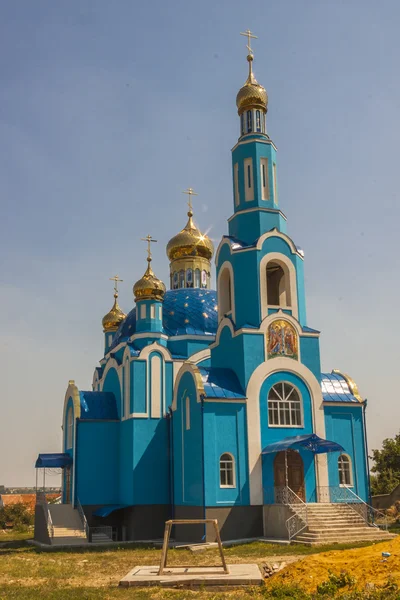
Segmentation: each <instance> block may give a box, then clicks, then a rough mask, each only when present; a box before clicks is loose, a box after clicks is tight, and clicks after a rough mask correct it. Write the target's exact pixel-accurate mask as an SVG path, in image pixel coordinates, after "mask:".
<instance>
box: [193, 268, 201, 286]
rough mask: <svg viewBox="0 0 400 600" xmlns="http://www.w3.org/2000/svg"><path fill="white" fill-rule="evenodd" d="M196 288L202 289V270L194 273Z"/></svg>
mask: <svg viewBox="0 0 400 600" xmlns="http://www.w3.org/2000/svg"><path fill="white" fill-rule="evenodd" d="M194 287H196V288H199V287H200V269H196V270H195V272H194Z"/></svg>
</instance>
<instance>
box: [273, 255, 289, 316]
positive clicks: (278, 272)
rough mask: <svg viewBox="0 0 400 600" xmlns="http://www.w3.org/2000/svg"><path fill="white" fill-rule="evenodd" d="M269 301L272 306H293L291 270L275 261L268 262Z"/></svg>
mask: <svg viewBox="0 0 400 600" xmlns="http://www.w3.org/2000/svg"><path fill="white" fill-rule="evenodd" d="M267 302H268V305H272V306H291V300H290V284H289V272H288V270H287V268H286V266H281V265H280V264H279V263H277V262H274V261H271V262H269V263H268V264H267Z"/></svg>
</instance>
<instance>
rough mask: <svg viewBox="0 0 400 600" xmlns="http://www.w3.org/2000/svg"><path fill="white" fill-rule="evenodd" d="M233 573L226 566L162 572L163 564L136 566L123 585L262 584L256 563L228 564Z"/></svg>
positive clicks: (175, 569)
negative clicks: (226, 570) (225, 568)
mask: <svg viewBox="0 0 400 600" xmlns="http://www.w3.org/2000/svg"><path fill="white" fill-rule="evenodd" d="M228 569H229V573H228V574H225V573H224V572H223V569H222V567H167V568H166V570H165V573H164V574H163V575H158V570H159V567H158V566H156V567H154V566H151V567H147V566H144V567H143V566H140V567H135V568H134V569H132V571H130V572H129V573H128V574H127V575H126V576H125V577H124V578H123V579H121V581H120V582H119V585H120V586H122V587H130V586H137V587H147V586H162V587H175V586H178V585H179V586H180V587H181V586H188V587H198V586H202V587H204V586H205V587H209V586H210V587H241V586H244V585H261V584H262V583H263V577H262V575H261V572H260V569H259V568H258V565H256V564H247V565H228Z"/></svg>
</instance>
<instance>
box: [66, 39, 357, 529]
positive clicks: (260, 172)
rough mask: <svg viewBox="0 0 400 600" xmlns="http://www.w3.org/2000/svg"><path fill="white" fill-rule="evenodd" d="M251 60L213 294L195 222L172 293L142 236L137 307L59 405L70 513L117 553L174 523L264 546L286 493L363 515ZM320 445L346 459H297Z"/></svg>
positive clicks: (344, 411) (112, 325) (351, 432)
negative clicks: (338, 495)
mask: <svg viewBox="0 0 400 600" xmlns="http://www.w3.org/2000/svg"><path fill="white" fill-rule="evenodd" d="M247 60H248V68H249V74H248V78H247V80H246V82H245V84H244V85H243V87H242V88H241V89H240V90H239V92H238V95H237V99H236V102H237V108H238V115H239V128H240V130H239V134H240V135H239V139H238V141H237V143H236V145H235V146H234V148H233V150H232V182H233V214H232V216H231V217H230V218H229V219H228V232H227V234H226V235H225V236H223V238H222V240H221V241H220V243H219V245H218V248H217V249H216V252H215V266H216V291H214V290H213V289H212V288H211V271H212V268H211V261H212V259H213V256H214V247H213V244H212V242H211V240H210V239H209V238H208V236H207V235H204V234H202V233H201V231H200V230H199V229H198V227H197V226H196V225H195V223H194V221H193V212H192V208H191V203H190V202H189V207H190V210H189V212H188V222H187V224H186V226H185V227H184V228H183V229H182V231H180V232H179V233H178V234H177V235H176V236H174V237H173V238H172V239H171V240H170V241H169V243H168V246H167V255H168V258H169V261H170V282H169V290H166V286H165V285H164V283H163V282H161V281H160V280H159V279H158V278H157V277H156V275H155V273H154V272H153V269H152V264H151V262H152V261H151V252H150V244H151V238H150V236H148V244H149V251H148V259H147V260H148V266H147V269H146V271H145V273H144V275H143V277H142V278H141V279H140V280H139V281H137V282H136V283H135V284H134V286H133V292H134V297H135V307H134V308H133V309H132V310H131V311H130V312H129V314H128V315H125V314H124V313H123V312H122V310H121V309H120V307H119V305H118V300H117V297H118V292H117V288H116V289H115V294H114V296H115V302H114V306H113V307H112V309H111V311H110V312H109V313H108V314H107V315H106V316H105V317H104V319H103V329H104V356H103V358H102V359H101V360H100V365H99V366H98V367H97V368H96V369H95V372H94V377H93V385H92V390H90V391H82V390H80V389H78V387H77V386H76V385H75V383H74V381H70V382H69V386H68V389H67V391H66V394H65V401H64V409H63V417H62V427H63V448H62V452H63V453H64V454H68V455H69V456H70V459H71V460H70V463H71V464H70V466H67V467H66V468H64V470H63V498H62V499H63V502H64V503H71V504H73V505H77V504H78V503H80V505H81V506H82V507H83V510H84V512H85V514H86V518H87V519H88V522H89V523H90V524H94V525H96V524H97V525H101V524H103V523H104V524H107V525H111V526H113V528H114V529H115V531H116V537H117V539H126V540H143V539H154V538H159V537H160V536H162V533H163V528H164V522H165V520H167V519H168V518H171V517H174V518H199V519H202V518H218V520H219V524H220V528H221V533H222V537H223V539H237V538H249V537H256V536H260V535H262V534H263V532H264V533H265V532H266V531H267V532H268V526H266V524H265V522H264V523H263V514H264V515H265V513H263V508H264V507H265V506H266V505H267V506H269V505H274V504H276V503H278V502H279V490H282V489H286V488H289V489H290V490H291V491H292V492H293V493H294V494H295V495H296V497H298V498H299V500H300V501H302V502H305V503H310V502H312V503H315V502H320V501H323V499H324V498H326V497H327V495H328V496H329V494H331V493H332V490H335V489H339V490H340V489H341V488H346V489H349V490H351V492H352V493H353V494H355V495H356V496H357V497H359V498H361V499H362V500H364V501H368V464H367V452H366V433H365V407H366V402H365V401H363V399H362V398H361V397H360V395H359V393H358V390H357V386H356V385H355V383H354V382H353V381H352V380H351V378H350V377H348V376H347V375H345V374H342V373H339V372H338V371H333V372H332V373H321V365H320V348H319V332H318V331H317V330H315V329H312V328H311V327H310V326H309V325H308V322H307V318H306V293H305V286H304V272H303V266H304V253H303V251H302V250H301V248H299V247H298V246H297V245H296V244H295V242H294V241H293V240H292V239H291V238H290V237H289V236H288V234H287V232H286V222H287V220H286V217H285V215H284V214H283V212H282V211H281V210H280V207H279V196H278V179H277V151H276V147H275V145H274V143H273V141H272V140H271V138H270V137H269V135H268V133H267V129H266V114H267V106H268V97H267V93H266V90H265V89H264V87H262V86H261V85H260V84H259V83H258V82H257V80H256V79H255V76H254V74H253V54H252V52H251V51H250V52H249V55H248V57H247ZM188 192H189V195H191V194H192V193H193V192H192V190H190V189H189V190H188ZM313 434H315V435H316V436H318V438H321V439H322V444H323V443H328V442H326V440H328V441H329V442H333V443H336V444H337V445H338V446H337V447H338V448H340V449H339V450H337V451H332V452H329V453H326V452H325V451H324V450H323V449H322V451H321V453H320V452H319V450H317V451H312V452H311V451H309V449H307V448H306V447H304V448H303V447H296V446H295V445H292V444H291V440H293V444H294V443H295V442H296V440H308V439H309V437H310V436H312V435H313ZM299 436H300V437H299ZM284 440H286V441H287V440H289V441H288V442H287V444H286V446H284V445H283V446H282V448H285V450H284V451H281V450H279V443H281V442H282V441H284ZM285 443H286V442H285ZM273 444H278V446H276V448H277V451H276V452H272V451H270V450H271V448H272V447H273V446H272V445H273ZM268 448H269V449H270V450H268ZM295 448H297V449H295ZM321 448H322V446H321ZM265 449H267V450H265ZM329 497H330V500H331V501H334V495H331V496H329ZM100 515H102V516H100ZM264 521H265V516H264ZM204 535H205V536H206V538H207V539H211V537H210V536H211V532H208V531H206V532H204V531H203V529H202V527H199V526H194V527H192V528H191V529H190V531H189V530H187V531H185V532H183V531H182V532H180V531H177V532H176V537H177V539H179V536H182V537H183V538H184V539H188V538H191V539H201V538H202V537H203V536H204Z"/></svg>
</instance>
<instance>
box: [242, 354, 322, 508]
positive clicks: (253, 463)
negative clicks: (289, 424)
mask: <svg viewBox="0 0 400 600" xmlns="http://www.w3.org/2000/svg"><path fill="white" fill-rule="evenodd" d="M280 371H286V372H289V373H293V374H294V375H297V376H298V377H299V378H300V379H302V380H303V382H304V383H305V385H306V386H307V388H308V391H309V393H310V397H311V409H312V427H313V432H314V433H316V434H317V435H319V436H320V437H322V438H325V415H324V407H323V398H322V391H321V386H320V384H319V381H318V379H317V378H316V377H315V376H314V374H313V373H312V372H311V371H310V369H307V367H306V366H305V365H303V364H302V363H299V362H298V361H295V360H293V359H291V358H285V357H279V358H273V359H271V360H267V361H265V362H263V363H261V364H260V365H259V366H258V367H257V368H256V369H255V371H254V372H253V374H252V376H251V377H250V380H249V382H248V384H247V389H246V396H247V439H248V448H249V478H250V504H256V505H260V504H262V503H263V488H262V464H261V450H262V448H261V422H260V391H261V386H262V385H263V383H264V381H265V380H266V379H267V377H269V376H270V375H272V374H274V373H278V372H280ZM315 467H316V473H317V485H318V486H328V469H327V461H326V455H323V454H320V455H318V457H317V460H316V465H315Z"/></svg>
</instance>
